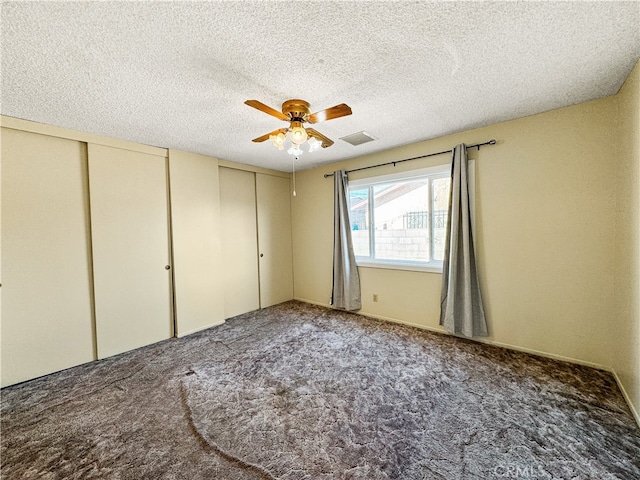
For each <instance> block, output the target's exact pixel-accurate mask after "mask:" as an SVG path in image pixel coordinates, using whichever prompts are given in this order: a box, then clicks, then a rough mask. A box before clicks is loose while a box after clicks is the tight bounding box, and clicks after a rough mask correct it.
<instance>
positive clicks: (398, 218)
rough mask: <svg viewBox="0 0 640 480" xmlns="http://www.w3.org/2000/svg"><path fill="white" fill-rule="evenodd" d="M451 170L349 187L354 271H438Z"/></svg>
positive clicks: (374, 179) (408, 174)
mask: <svg viewBox="0 0 640 480" xmlns="http://www.w3.org/2000/svg"><path fill="white" fill-rule="evenodd" d="M472 163H473V162H470V163H469V182H470V188H471V189H472V188H473V187H472V185H473V171H472ZM450 168H451V167H450V165H448V164H447V165H441V166H438V167H432V168H429V169H423V170H416V171H412V172H404V173H400V174H393V175H385V176H380V177H371V178H365V179H361V180H353V181H350V182H349V207H350V209H349V215H350V221H351V237H352V240H353V248H354V251H355V255H356V261H357V263H358V265H360V266H368V267H380V268H400V269H407V270H422V271H434V272H441V271H442V261H443V259H444V242H445V235H446V228H447V210H448V206H449V183H450V174H451V173H450ZM472 191H473V190H472ZM472 198H473V197H472Z"/></svg>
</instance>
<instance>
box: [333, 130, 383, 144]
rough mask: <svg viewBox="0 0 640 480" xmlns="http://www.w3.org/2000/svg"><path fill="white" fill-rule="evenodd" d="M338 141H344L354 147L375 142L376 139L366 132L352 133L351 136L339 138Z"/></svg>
mask: <svg viewBox="0 0 640 480" xmlns="http://www.w3.org/2000/svg"><path fill="white" fill-rule="evenodd" d="M340 140H344V141H345V142H347V143H350V144H351V145H353V146H354V147H355V146H356V145H362V144H363V143H367V142H372V141H374V140H377V138H375V137H372V136H371V135H369V134H368V133H367V132H357V133H352V134H351V135H347V136H346V137H340Z"/></svg>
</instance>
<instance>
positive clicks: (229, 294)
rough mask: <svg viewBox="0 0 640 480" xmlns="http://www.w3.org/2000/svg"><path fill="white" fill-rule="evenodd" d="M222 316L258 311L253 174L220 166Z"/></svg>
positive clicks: (254, 186)
mask: <svg viewBox="0 0 640 480" xmlns="http://www.w3.org/2000/svg"><path fill="white" fill-rule="evenodd" d="M219 175H220V210H221V214H222V255H223V275H224V276H223V278H224V316H225V318H230V317H234V316H236V315H240V314H241V313H246V312H250V311H252V310H257V309H258V308H260V296H259V295H260V294H259V286H258V285H259V283H258V282H259V280H258V245H257V238H258V232H257V227H256V185H255V174H254V173H253V172H247V171H244V170H235V169H231V168H224V167H220V170H219Z"/></svg>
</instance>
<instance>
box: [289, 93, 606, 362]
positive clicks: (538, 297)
mask: <svg viewBox="0 0 640 480" xmlns="http://www.w3.org/2000/svg"><path fill="white" fill-rule="evenodd" d="M616 112H617V107H616V101H615V99H614V98H605V99H602V100H598V101H594V102H589V103H585V104H581V105H576V106H572V107H569V108H563V109H559V110H554V111H551V112H547V113H544V114H540V115H536V116H531V117H527V118H522V119H519V120H514V121H510V122H505V123H501V124H497V125H493V126H490V127H486V128H481V129H477V130H472V131H468V132H462V133H459V134H455V135H449V136H446V137H443V138H439V139H435V140H429V141H425V142H421V143H417V144H413V145H409V146H406V147H402V148H397V149H393V150H389V151H387V152H383V153H380V154H375V155H368V156H365V157H360V158H357V159H354V160H351V161H347V162H342V163H340V164H335V165H331V166H328V167H324V168H319V169H313V170H306V171H303V172H300V173H299V174H298V178H297V193H298V195H297V197H296V198H294V199H293V235H294V278H295V291H294V293H295V297H296V298H299V299H302V300H307V301H311V302H316V303H320V304H327V303H328V301H329V296H330V293H331V258H332V257H331V248H332V215H333V201H332V189H333V185H332V180H331V179H325V178H323V173H327V172H331V171H332V170H335V169H336V168H338V167H341V168H355V167H358V166H363V165H372V164H377V163H382V162H386V161H390V160H399V159H403V158H408V157H413V156H417V155H423V154H426V153H430V152H436V151H441V150H445V149H449V148H451V147H452V146H454V145H455V144H457V143H460V142H466V143H477V142H482V141H486V140H489V139H492V138H495V139H496V140H498V145H496V146H491V147H484V148H482V149H481V150H480V151H479V152H477V151H475V150H474V151H471V150H470V151H469V153H470V157H471V158H475V159H477V162H476V182H477V183H476V190H477V194H476V195H477V196H476V215H477V232H476V234H477V251H478V262H479V268H480V271H481V272H482V273H481V279H480V280H481V287H482V291H483V294H484V298H485V306H486V311H487V316H488V321H489V327H490V332H491V336H490V337H489V339H488V340H489V341H492V342H494V343H498V344H503V345H508V346H511V347H514V348H518V349H523V350H528V351H533V352H542V353H545V354H547V355H552V356H557V357H562V358H567V359H572V360H574V361H579V362H581V363H586V364H592V365H599V366H604V365H609V363H610V343H609V341H608V339H609V338H610V337H611V324H612V322H613V315H614V312H615V292H614V272H615V268H614V258H615V255H614V244H615V238H616V232H615V218H616V216H615V207H616V195H615V192H616V155H615V153H614V152H615V149H616V144H617V123H616V117H617V116H616ZM447 161H448V158H447V157H446V156H439V157H431V158H428V159H425V160H419V161H416V162H408V163H405V164H403V165H399V166H398V167H396V170H400V169H401V168H403V169H410V168H418V167H421V166H427V165H434V164H438V163H446V162H447ZM392 169H393V167H385V168H380V169H375V170H367V171H366V172H359V175H358V177H359V176H362V175H363V174H364V173H366V174H368V175H379V174H383V173H387V172H389V171H391V170H392ZM352 178H356V175H355V174H353V176H352ZM360 274H361V286H362V297H363V308H362V310H361V313H364V314H369V315H373V316H377V317H383V318H387V319H391V320H394V321H399V322H403V323H409V324H412V325H417V326H420V327H424V328H430V329H435V330H440V327H439V325H438V317H439V298H440V279H441V275H440V274H434V273H422V272H407V271H397V270H382V269H372V268H360ZM373 294H377V295H378V302H376V303H374V302H373V301H372V296H373Z"/></svg>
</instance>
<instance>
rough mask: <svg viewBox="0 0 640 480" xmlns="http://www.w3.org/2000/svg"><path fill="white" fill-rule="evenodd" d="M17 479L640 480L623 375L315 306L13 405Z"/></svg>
mask: <svg viewBox="0 0 640 480" xmlns="http://www.w3.org/2000/svg"><path fill="white" fill-rule="evenodd" d="M1 414H2V418H1V422H2V440H1V444H2V458H1V464H2V467H1V473H2V478H3V479H7V480H8V479H31V478H34V479H35V478H38V479H91V478H108V479H135V480H139V479H189V480H197V479H222V480H235V479H237V480H241V479H243V480H244V479H247V480H248V479H281V480H285V479H286V480H301V479H309V480H317V479H327V480H328V479H354V480H355V479H361V480H365V479H366V480H376V479H380V480H382V479H403V480H405V479H406V480H412V479H455V480H457V479H483V480H484V479H491V478H545V479H546V478H548V479H550V478H554V479H598V480H606V479H624V480H629V479H639V478H640V429H639V428H638V427H637V425H636V424H635V423H634V420H633V418H632V416H631V413H630V412H629V410H628V407H627V405H626V404H625V402H624V399H623V398H622V395H621V393H620V391H619V390H618V388H617V386H616V384H615V381H614V379H613V378H612V377H611V375H610V374H608V373H606V372H602V371H598V370H594V369H589V368H586V367H580V366H576V365H570V364H566V363H562V362H555V361H552V360H548V359H544V358H539V357H535V356H531V355H527V354H523V353H518V352H512V351H508V350H504V349H500V348H495V347H490V346H486V345H481V344H478V343H474V342H471V341H466V340H462V339H459V338H454V337H450V336H445V335H438V334H433V333H429V332H425V331H421V330H417V329H413V328H408V327H403V326H399V325H393V324H389V323H384V322H379V321H376V320H372V319H367V318H364V317H361V316H358V315H353V314H348V313H341V312H336V311H333V310H329V309H325V308H321V307H316V306H311V305H307V304H304V303H300V302H287V303H285V304H282V305H279V306H275V307H271V308H268V309H264V310H261V311H257V312H252V313H249V314H245V315H241V316H239V317H236V318H234V319H231V320H229V321H227V323H226V324H225V325H222V326H220V327H215V328H213V329H210V330H207V331H204V332H201V333H198V334H195V335H192V336H190V337H187V338H182V339H172V340H168V341H165V342H162V343H159V344H155V345H152V346H149V347H145V348H142V349H139V350H136V351H134V352H128V353H125V354H122V355H119V356H117V357H113V358H110V359H107V360H103V361H99V362H93V363H91V364H87V365H83V366H80V367H76V368H73V369H70V370H67V371H64V372H60V373H57V374H54V375H49V376H47V377H43V378H40V379H37V380H33V381H30V382H26V383H24V384H21V385H16V386H13V387H8V388H5V389H3V390H2V410H1Z"/></svg>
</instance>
